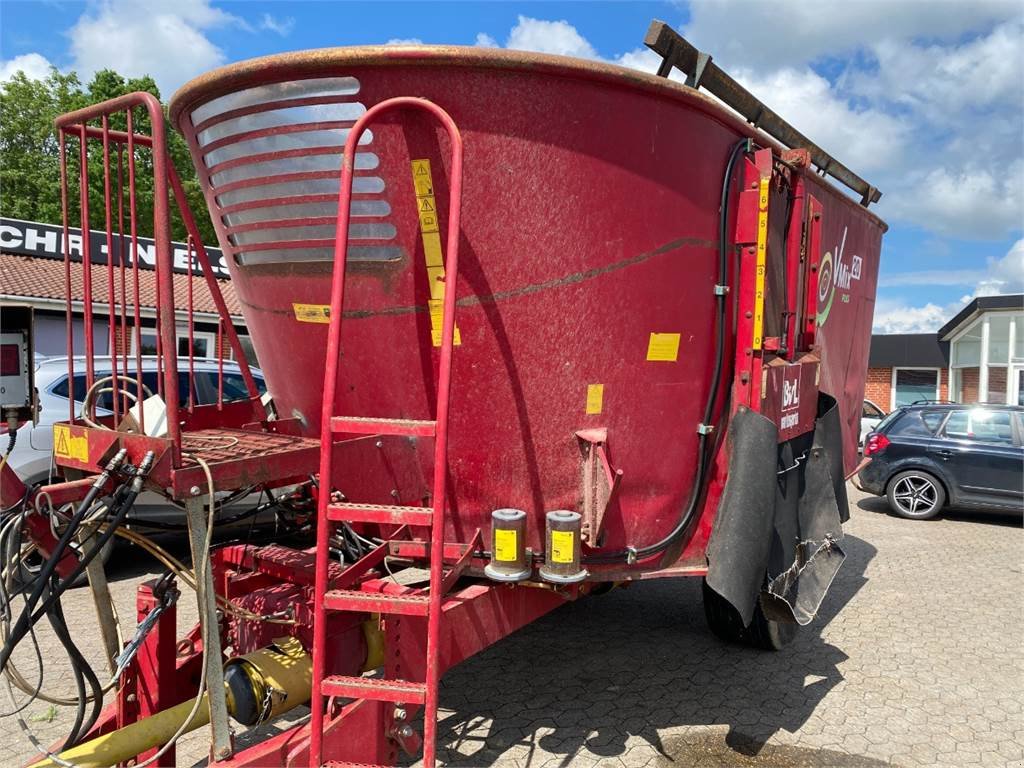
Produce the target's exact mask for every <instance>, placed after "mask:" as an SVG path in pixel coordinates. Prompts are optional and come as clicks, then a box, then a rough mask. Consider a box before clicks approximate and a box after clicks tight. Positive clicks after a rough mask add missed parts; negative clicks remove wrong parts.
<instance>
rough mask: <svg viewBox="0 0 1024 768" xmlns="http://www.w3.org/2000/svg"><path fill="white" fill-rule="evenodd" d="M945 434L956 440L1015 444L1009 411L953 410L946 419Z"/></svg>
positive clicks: (982, 409)
mask: <svg viewBox="0 0 1024 768" xmlns="http://www.w3.org/2000/svg"><path fill="white" fill-rule="evenodd" d="M943 434H944V435H945V436H946V437H949V438H952V439H954V440H973V441H975V442H978V443H996V444H1000V445H1013V427H1012V426H1011V423H1010V412H1009V411H989V410H986V409H984V408H972V409H971V410H963V411H953V413H951V414H950V415H949V418H948V419H947V420H946V427H945V429H943Z"/></svg>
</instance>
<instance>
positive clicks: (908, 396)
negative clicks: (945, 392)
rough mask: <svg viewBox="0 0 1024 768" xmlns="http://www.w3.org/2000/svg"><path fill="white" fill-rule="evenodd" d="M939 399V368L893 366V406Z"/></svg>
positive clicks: (897, 406)
mask: <svg viewBox="0 0 1024 768" xmlns="http://www.w3.org/2000/svg"><path fill="white" fill-rule="evenodd" d="M938 399H939V369H938V368H893V371H892V407H893V408H899V407H900V406H901V405H910V404H912V403H915V402H918V401H920V400H938Z"/></svg>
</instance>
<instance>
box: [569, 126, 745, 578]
mask: <svg viewBox="0 0 1024 768" xmlns="http://www.w3.org/2000/svg"><path fill="white" fill-rule="evenodd" d="M752 148H753V142H752V141H751V140H750V139H741V140H740V141H738V142H736V144H734V145H733V147H732V151H731V152H730V153H729V160H728V162H727V163H726V165H725V176H724V177H723V179H722V195H721V200H720V203H719V217H718V285H719V286H722V288H721V289H719V290H718V291H716V294H715V304H716V312H715V315H716V324H715V365H714V368H713V369H712V373H711V387H710V389H709V390H708V396H707V400H706V401H705V404H704V414H703V420H702V421H701V424H702V425H706V426H711V420H712V418H713V417H714V413H715V406H716V405H717V403H718V390H719V386H720V384H721V381H722V369H723V368H724V366H725V326H726V309H727V306H726V300H727V295H728V294H727V289H728V281H729V193H730V191H731V190H732V176H733V172H734V171H735V169H736V163H737V162H739V159H740V157H741V156H742V155H743V154H744V153H747V152H751V151H752ZM707 442H708V432H707V431H705V430H701V431H700V432H699V433H698V437H697V470H696V472H695V474H694V480H693V489H692V490H691V492H690V496H689V499H688V500H687V503H686V506H685V507H684V509H683V511H682V514H681V515H680V517H679V521H678V522H677V523H676V524H675V526H674V527H673V528H672V530H671V531H669V533H668V534H667V535H666V536H665V537H664V538H662V539H661V540H660V541H657V542H655V543H653V544H648V545H646V546H643V547H637V548H632V547H631V548H628V549H622V550H617V551H613V552H598V553H594V554H592V555H589V556H587V557H584V558H583V562H584V563H595V564H596V563H609V562H616V561H619V560H622V559H626V561H627V562H630V563H632V562H635V561H636V560H639V559H641V558H647V557H650V556H652V555H657V554H660V553H661V552H664V551H665V550H666V549H668V548H669V547H670V546H672V545H673V544H674V543H676V542H677V541H678V540H679V539H680V538H682V537H683V536H684V535H685V534H686V531H687V530H688V529H689V527H690V524H691V523H692V522H693V520H694V518H695V517H696V514H697V509H698V506H699V504H700V499H701V495H702V494H703V491H704V483H705V479H706V476H707V468H708V456H707Z"/></svg>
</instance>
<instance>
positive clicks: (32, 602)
mask: <svg viewBox="0 0 1024 768" xmlns="http://www.w3.org/2000/svg"><path fill="white" fill-rule="evenodd" d="M127 453H128V452H127V451H126V450H125V449H123V448H122V449H121V450H120V451H118V452H117V453H116V454H115V455H114V458H112V459H111V460H110V462H109V463H108V464H107V466H106V467H105V468H104V469H103V472H102V473H101V474H100V475H99V477H97V478H96V481H95V482H94V483H93V484H92V485H91V486H90V487H89V491H88V492H87V493H86V494H85V498H84V499H82V503H81V505H79V507H78V511H77V512H75V514H74V515H72V517H71V520H70V521H69V523H68V526H67V528H66V529H65V530H64V533H63V534H62V535H61V537H60V539H59V540H58V541H57V546H56V547H54V550H53V552H52V553H51V555H50V557H49V558H47V560H46V562H45V563H43V565H42V567H41V568H40V570H39V575H38V576H37V577H36V583H35V588H34V589H33V590H32V593H31V594H30V595H29V598H28V600H27V601H26V603H25V607H24V609H23V610H22V612H21V615H20V616H18V621H17V623H16V624H15V625H14V628H13V629H12V630H11V634H10V636H9V638H8V642H7V643H5V644H4V646H3V648H0V672H2V671H4V670H6V669H7V662H8V661H10V658H11V653H12V652H13V651H14V648H15V646H17V644H18V643H19V642H20V641H21V639H22V638H23V637H25V633H26V632H27V631H28V625H29V621H30V617H31V615H32V612H33V611H34V610H35V607H36V603H38V602H39V598H40V597H41V596H42V594H43V592H44V591H45V590H46V588H47V584H48V583H49V580H50V577H51V576H52V575H53V573H54V571H56V569H57V564H58V563H59V562H60V560H61V558H63V557H64V553H65V551H66V550H67V548H68V545H69V544H70V543H71V541H72V539H74V537H75V534H76V533H77V532H78V526H79V525H80V524H81V522H82V520H83V519H84V518H85V516H86V515H87V514H88V513H89V512H90V511H91V510H92V506H93V502H94V501H95V500H96V497H97V496H98V495H99V493H100V491H101V490H103V487H104V486H105V485H106V484H107V481H108V480H109V479H110V476H111V475H112V474H113V473H114V472H115V471H116V470H117V469H118V467H120V466H121V464H122V462H123V461H124V458H125V456H126V455H127Z"/></svg>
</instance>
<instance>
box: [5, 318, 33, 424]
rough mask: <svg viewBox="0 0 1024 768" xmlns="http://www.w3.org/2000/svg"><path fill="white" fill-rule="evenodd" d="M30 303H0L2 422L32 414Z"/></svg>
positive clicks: (22, 419)
mask: <svg viewBox="0 0 1024 768" xmlns="http://www.w3.org/2000/svg"><path fill="white" fill-rule="evenodd" d="M35 400H36V389H35V363H34V350H33V346H32V307H26V306H22V305H18V304H4V305H3V306H0V416H2V417H3V422H4V423H5V424H10V423H11V422H12V421H13V422H22V421H28V420H30V419H32V418H34V416H35Z"/></svg>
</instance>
